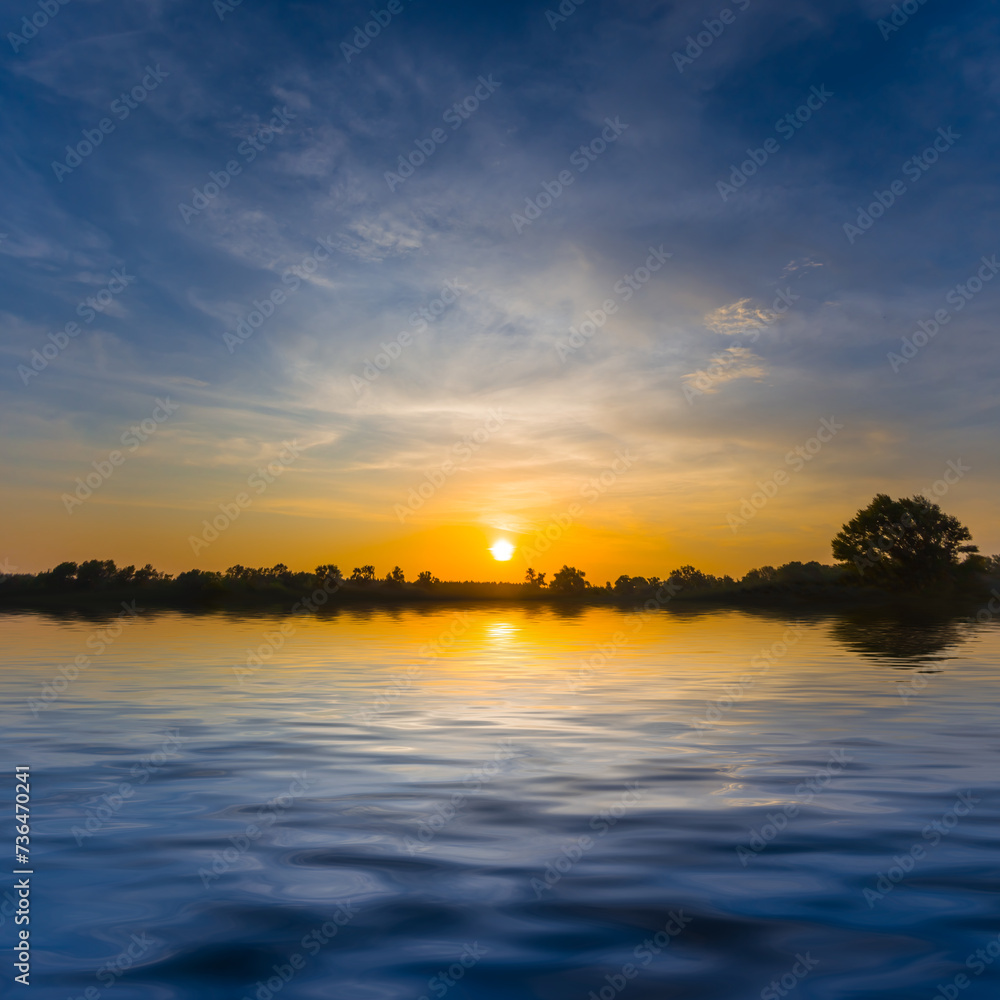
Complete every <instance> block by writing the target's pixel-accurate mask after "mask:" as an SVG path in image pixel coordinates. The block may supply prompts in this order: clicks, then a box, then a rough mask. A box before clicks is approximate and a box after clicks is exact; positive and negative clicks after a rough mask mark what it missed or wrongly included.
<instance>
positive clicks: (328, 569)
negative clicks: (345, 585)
mask: <svg viewBox="0 0 1000 1000" xmlns="http://www.w3.org/2000/svg"><path fill="white" fill-rule="evenodd" d="M316 579H317V580H319V582H320V583H323V582H325V581H326V580H333V581H334V582H335V583H336V581H337V580H339V579H340V567H339V566H335V565H334V564H333V563H323V564H322V565H321V566H317V567H316Z"/></svg>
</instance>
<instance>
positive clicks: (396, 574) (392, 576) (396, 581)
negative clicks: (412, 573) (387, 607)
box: [385, 566, 406, 587]
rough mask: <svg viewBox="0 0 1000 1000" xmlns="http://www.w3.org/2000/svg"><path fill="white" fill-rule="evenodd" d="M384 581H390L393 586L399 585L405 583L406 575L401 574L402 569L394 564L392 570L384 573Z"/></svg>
mask: <svg viewBox="0 0 1000 1000" xmlns="http://www.w3.org/2000/svg"><path fill="white" fill-rule="evenodd" d="M385 582H386V583H391V584H392V585H393V586H396V587H400V586H402V585H403V584H404V583H406V577H405V576H404V575H403V571H402V570H401V569H400V568H399V567H398V566H394V567H393V568H392V572H391V573H388V574H387V575H386V578H385Z"/></svg>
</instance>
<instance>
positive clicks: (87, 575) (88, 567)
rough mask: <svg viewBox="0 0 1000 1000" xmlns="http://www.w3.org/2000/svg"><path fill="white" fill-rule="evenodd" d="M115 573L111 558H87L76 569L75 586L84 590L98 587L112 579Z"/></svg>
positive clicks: (115, 568) (115, 569)
mask: <svg viewBox="0 0 1000 1000" xmlns="http://www.w3.org/2000/svg"><path fill="white" fill-rule="evenodd" d="M116 573H117V567H116V566H115V563H114V560H113V559H88V560H87V561H86V562H84V563H80V567H79V569H77V571H76V582H77V586H79V587H82V588H83V589H84V590H89V589H91V588H92V587H100V586H102V585H105V584H107V583H110V582H112V581H113V580H114V578H115V574H116Z"/></svg>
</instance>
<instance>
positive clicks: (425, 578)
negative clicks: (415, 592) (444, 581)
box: [417, 569, 441, 587]
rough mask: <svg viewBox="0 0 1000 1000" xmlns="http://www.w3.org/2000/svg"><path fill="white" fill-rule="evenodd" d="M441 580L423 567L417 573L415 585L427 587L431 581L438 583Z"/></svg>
mask: <svg viewBox="0 0 1000 1000" xmlns="http://www.w3.org/2000/svg"><path fill="white" fill-rule="evenodd" d="M440 582H441V581H440V580H439V579H438V578H437V577H436V576H434V575H433V574H432V573H431V571H430V570H429V569H425V570H424V571H423V572H422V573H418V574H417V586H418V587H429V586H430V585H431V584H432V583H440Z"/></svg>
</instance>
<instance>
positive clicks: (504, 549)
mask: <svg viewBox="0 0 1000 1000" xmlns="http://www.w3.org/2000/svg"><path fill="white" fill-rule="evenodd" d="M490 552H492V553H493V558H494V559H496V560H497V561H498V562H507V561H508V560H509V559H510V557H511V556H512V555H513V554H514V546H513V545H511V544H510V542H508V541H506V540H501V541H499V542H497V543H496V545H494V546H493V547H492V548H491V549H490Z"/></svg>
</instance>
